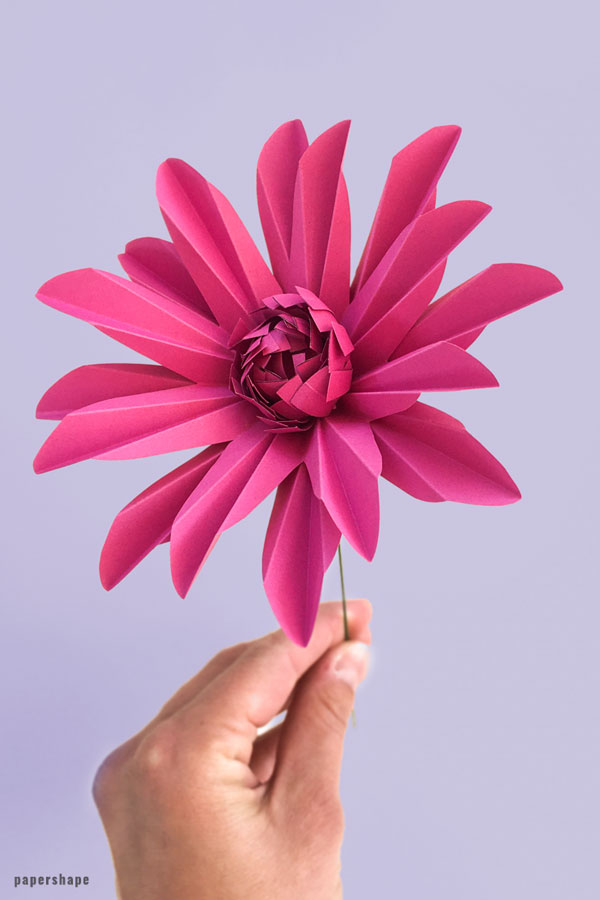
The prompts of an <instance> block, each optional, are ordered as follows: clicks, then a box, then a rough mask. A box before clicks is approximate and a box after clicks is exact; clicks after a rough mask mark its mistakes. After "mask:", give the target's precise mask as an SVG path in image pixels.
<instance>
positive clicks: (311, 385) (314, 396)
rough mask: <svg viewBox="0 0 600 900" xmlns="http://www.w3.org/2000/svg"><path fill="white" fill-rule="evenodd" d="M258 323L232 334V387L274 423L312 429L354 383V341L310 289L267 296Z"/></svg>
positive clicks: (298, 289) (275, 424) (253, 316)
mask: <svg viewBox="0 0 600 900" xmlns="http://www.w3.org/2000/svg"><path fill="white" fill-rule="evenodd" d="M263 304H264V305H263V308H262V309H259V310H258V311H257V312H255V313H253V314H252V318H253V326H252V327H251V329H250V330H247V324H246V325H243V326H242V325H240V326H239V327H238V329H236V331H235V332H234V335H233V337H232V345H233V347H234V349H235V360H234V362H233V365H232V369H231V386H232V389H233V390H234V391H235V393H237V394H238V395H240V396H243V397H246V398H247V399H248V400H250V401H251V402H252V403H254V404H255V405H256V406H257V407H258V408H259V409H260V410H261V417H262V418H264V419H266V420H267V421H268V422H269V423H271V424H272V425H273V427H274V428H278V429H279V428H281V427H286V426H287V427H288V428H297V429H306V428H309V427H310V425H311V422H312V420H313V419H315V418H322V417H323V416H327V415H329V413H330V412H331V411H332V410H333V409H334V407H335V405H336V403H337V401H338V400H339V399H340V397H342V396H343V395H344V394H345V393H346V392H347V391H348V389H349V388H350V384H351V382H352V363H351V360H350V355H351V353H352V350H353V345H352V342H351V341H350V338H349V337H348V333H347V331H346V329H345V328H344V327H343V325H340V323H339V322H338V321H337V319H336V318H335V316H334V315H333V313H332V312H331V310H330V309H329V307H327V306H326V305H325V304H324V303H323V302H322V301H321V300H320V299H319V298H318V297H317V296H316V295H315V294H313V293H312V292H311V291H308V290H306V289H304V288H297V293H293V294H276V295H274V296H271V297H267V298H265V299H264V300H263Z"/></svg>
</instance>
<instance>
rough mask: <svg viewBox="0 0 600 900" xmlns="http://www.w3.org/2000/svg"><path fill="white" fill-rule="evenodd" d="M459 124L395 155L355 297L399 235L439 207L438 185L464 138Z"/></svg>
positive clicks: (445, 127) (354, 289) (432, 132)
mask: <svg viewBox="0 0 600 900" xmlns="http://www.w3.org/2000/svg"><path fill="white" fill-rule="evenodd" d="M460 131H461V130H460V128H459V127H458V126H457V125H441V126H438V127H437V128H431V129H430V130H429V131H426V132H425V134H422V135H421V136H420V137H418V138H417V139H416V140H414V141H412V143H410V144H409V145H408V146H407V147H405V148H404V149H403V150H400V152H399V153H397V154H396V156H394V158H393V160H392V165H391V166H390V171H389V174H388V177H387V180H386V182H385V186H384V188H383V192H382V194H381V200H380V201H379V206H378V207H377V212H376V213H375V219H374V221H373V225H372V226H371V231H370V232H369V237H368V239H367V243H366V245H365V249H364V251H363V255H362V258H361V260H360V263H359V264H358V268H357V270H356V275H355V276H354V282H353V285H352V295H353V296H354V295H355V294H356V292H357V291H358V290H359V289H360V287H361V286H362V285H363V284H364V282H365V281H366V280H367V278H369V276H370V275H371V274H372V272H373V270H374V269H375V268H376V266H377V265H378V264H379V263H380V262H381V260H382V259H383V257H384V255H385V254H386V253H387V251H388V250H389V248H390V247H391V246H392V244H393V242H394V241H395V240H396V238H397V237H398V235H399V234H400V233H401V232H402V231H403V230H404V229H405V228H406V226H407V225H409V224H410V223H411V222H412V221H413V219H415V218H416V217H417V216H419V215H421V213H423V212H425V211H426V206H427V203H428V201H430V202H431V208H433V206H434V205H435V195H434V192H435V186H436V184H437V182H438V180H439V178H440V176H441V174H442V172H443V171H444V169H445V168H446V165H447V163H448V160H449V159H450V157H451V155H452V152H453V150H454V148H455V147H456V143H457V141H458V139H459V137H460Z"/></svg>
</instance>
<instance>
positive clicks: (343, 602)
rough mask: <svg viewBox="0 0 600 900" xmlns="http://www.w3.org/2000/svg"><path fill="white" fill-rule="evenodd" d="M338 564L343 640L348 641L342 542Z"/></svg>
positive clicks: (339, 546) (339, 548)
mask: <svg viewBox="0 0 600 900" xmlns="http://www.w3.org/2000/svg"><path fill="white" fill-rule="evenodd" d="M338 562H339V564H340V583H341V586H342V614H343V616H344V640H345V641H349V640H350V631H349V629H348V608H347V606H346V585H345V583H344V563H343V562H342V542H341V541H340V542H339V544H338Z"/></svg>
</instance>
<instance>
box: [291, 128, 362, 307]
mask: <svg viewBox="0 0 600 900" xmlns="http://www.w3.org/2000/svg"><path fill="white" fill-rule="evenodd" d="M349 128H350V123H349V122H340V123H338V124H337V125H334V126H333V128H329V129H328V130H327V131H325V132H324V133H323V134H322V135H320V136H319V137H318V138H317V139H316V140H315V141H314V142H313V143H312V144H311V145H310V147H309V148H308V150H306V152H305V153H304V155H303V156H302V159H301V160H300V164H299V167H298V176H297V180H296V189H295V195H294V221H293V228H292V246H291V256H290V273H291V278H292V281H293V284H294V285H300V286H301V287H305V288H308V289H309V290H311V291H313V292H314V293H315V294H317V295H318V296H319V297H320V298H321V300H323V301H324V302H325V303H326V304H327V306H328V307H329V308H330V309H331V310H332V312H333V313H334V315H335V316H336V317H337V318H338V319H339V318H341V316H342V314H343V312H344V310H345V308H346V306H347V305H348V300H349V281H350V208H349V205H348V192H347V189H346V183H345V180H344V176H343V174H342V162H343V159H344V151H345V149H346V141H347V139H348V130H349Z"/></svg>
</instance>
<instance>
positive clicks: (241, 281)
mask: <svg viewBox="0 0 600 900" xmlns="http://www.w3.org/2000/svg"><path fill="white" fill-rule="evenodd" d="M156 193H157V196H158V202H159V204H160V208H161V211H162V213H163V216H164V219H165V222H166V224H167V228H168V229H169V233H170V234H171V238H172V240H173V243H174V244H175V247H176V248H177V252H178V253H179V256H180V257H181V259H182V260H183V262H184V264H185V266H186V268H187V270H188V272H189V273H190V275H191V276H192V278H193V279H194V281H195V282H196V284H197V285H198V287H199V289H200V291H201V292H202V295H203V297H204V298H205V299H206V302H207V303H208V305H209V306H210V308H211V310H212V312H213V315H214V317H215V318H216V320H217V322H219V324H220V325H222V326H223V327H224V328H226V329H227V330H228V331H229V332H231V331H232V330H233V328H234V327H235V326H236V325H237V323H238V321H239V319H240V318H242V319H244V318H246V317H247V316H248V314H249V313H250V312H252V310H254V309H257V308H258V307H259V306H260V303H259V300H260V299H261V298H263V297H265V296H267V295H268V294H277V293H279V292H280V286H279V284H278V282H277V281H276V280H275V278H274V277H273V275H272V274H271V272H270V270H269V268H268V267H267V264H266V263H265V261H264V260H263V258H262V256H261V255H260V253H259V251H258V249H257V247H256V245H255V244H254V241H253V240H252V238H251V237H250V235H249V234H248V231H247V230H246V228H245V226H244V225H243V223H242V221H241V219H240V218H239V216H238V215H237V213H236V212H235V210H234V209H233V207H232V206H231V204H230V203H229V201H228V200H227V199H226V197H225V196H224V195H223V194H222V193H221V192H220V191H218V190H217V189H216V188H215V187H214V186H213V185H212V184H210V183H209V182H208V181H207V180H206V179H205V178H203V177H202V175H200V174H199V173H198V172H196V171H195V169H192V167H191V166H188V165H187V163H185V162H183V161H182V160H180V159H168V160H166V162H164V163H163V164H162V165H161V166H160V168H159V170H158V174H157V177H156Z"/></svg>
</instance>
